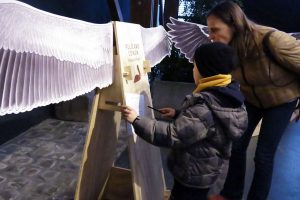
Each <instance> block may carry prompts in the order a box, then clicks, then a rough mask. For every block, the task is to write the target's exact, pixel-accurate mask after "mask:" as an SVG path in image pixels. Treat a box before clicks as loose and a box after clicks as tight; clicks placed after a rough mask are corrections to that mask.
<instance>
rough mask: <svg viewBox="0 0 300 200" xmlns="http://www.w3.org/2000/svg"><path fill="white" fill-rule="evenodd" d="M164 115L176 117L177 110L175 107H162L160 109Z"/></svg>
mask: <svg viewBox="0 0 300 200" xmlns="http://www.w3.org/2000/svg"><path fill="white" fill-rule="evenodd" d="M158 110H159V111H160V112H161V113H162V115H161V116H163V117H169V118H174V117H175V113H176V110H175V109H174V108H160V109H158Z"/></svg>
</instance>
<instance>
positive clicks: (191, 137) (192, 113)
mask: <svg viewBox="0 0 300 200" xmlns="http://www.w3.org/2000/svg"><path fill="white" fill-rule="evenodd" d="M200 115H201V116H200ZM211 120H212V114H211V112H210V111H209V110H208V108H207V107H206V106H205V105H196V106H193V107H191V108H188V109H187V110H185V111H183V112H181V113H180V114H179V115H178V117H177V118H176V120H175V121H174V122H172V123H168V122H164V121H157V120H154V119H149V118H140V119H138V120H136V121H135V122H134V124H133V127H134V129H135V132H136V134H137V135H139V136H140V137H142V138H143V139H144V140H146V141H147V142H149V143H151V144H153V145H156V146H161V147H184V146H188V145H191V144H193V143H195V142H198V141H200V140H202V139H204V138H206V136H207V132H208V127H209V126H210V123H211Z"/></svg>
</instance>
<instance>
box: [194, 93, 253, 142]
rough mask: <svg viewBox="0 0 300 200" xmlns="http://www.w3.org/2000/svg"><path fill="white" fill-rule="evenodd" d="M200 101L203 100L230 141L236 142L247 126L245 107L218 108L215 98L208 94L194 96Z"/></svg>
mask: <svg viewBox="0 0 300 200" xmlns="http://www.w3.org/2000/svg"><path fill="white" fill-rule="evenodd" d="M194 95H195V96H198V97H199V98H201V99H204V101H205V103H206V105H207V106H208V107H209V108H210V110H211V111H212V113H213V115H214V117H216V118H217V119H218V120H219V122H220V124H221V126H223V127H224V130H225V134H226V135H227V137H229V138H230V139H232V140H236V139H238V138H240V137H241V136H242V134H243V133H244V132H245V130H246V128H247V126H248V115H247V111H246V107H245V105H244V104H242V105H241V106H239V107H233V108H231V107H224V106H219V104H218V101H222V100H220V99H218V100H216V97H215V96H214V95H213V94H211V93H209V92H202V93H198V94H194Z"/></svg>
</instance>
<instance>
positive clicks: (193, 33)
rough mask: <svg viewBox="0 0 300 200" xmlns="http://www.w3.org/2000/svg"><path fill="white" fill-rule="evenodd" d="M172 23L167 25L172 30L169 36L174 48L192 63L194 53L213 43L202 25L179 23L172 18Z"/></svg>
mask: <svg viewBox="0 0 300 200" xmlns="http://www.w3.org/2000/svg"><path fill="white" fill-rule="evenodd" d="M170 21H171V23H167V27H168V28H169V29H170V30H169V31H168V35H169V37H170V40H171V41H172V42H173V43H174V46H175V47H176V48H178V49H179V50H180V51H181V53H183V54H184V56H185V57H186V58H187V59H188V60H189V61H190V62H192V60H193V56H194V52H195V50H196V48H197V47H199V46H200V45H202V44H206V43H209V42H211V41H210V40H209V38H208V32H207V27H206V26H204V25H201V24H195V23H191V22H184V21H179V20H177V19H174V18H172V17H170Z"/></svg>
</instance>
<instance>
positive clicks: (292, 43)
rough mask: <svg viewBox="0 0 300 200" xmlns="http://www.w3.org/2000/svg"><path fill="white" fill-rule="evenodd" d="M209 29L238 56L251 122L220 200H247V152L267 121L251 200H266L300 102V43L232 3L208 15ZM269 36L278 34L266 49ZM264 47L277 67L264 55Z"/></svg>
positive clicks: (212, 36)
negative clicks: (257, 129)
mask: <svg viewBox="0 0 300 200" xmlns="http://www.w3.org/2000/svg"><path fill="white" fill-rule="evenodd" d="M207 25H208V29H209V37H210V39H211V40H212V41H215V42H223V43H226V44H229V45H230V46H232V47H234V48H236V50H237V52H238V55H239V58H240V62H241V67H240V68H238V69H237V70H235V71H234V72H233V73H232V75H233V77H234V78H235V79H236V80H238V81H239V82H240V84H241V91H242V92H243V94H244V95H245V98H246V103H245V104H246V107H247V111H248V118H249V124H248V129H247V131H246V132H245V134H244V135H243V136H242V137H241V139H239V140H238V141H237V142H235V143H234V145H233V149H232V157H231V159H230V165H229V171H228V175H227V178H226V182H225V184H224V188H223V190H222V192H221V195H222V196H216V197H215V199H229V200H235V199H242V196H243V189H244V179H245V171H246V150H247V147H248V144H249V142H250V139H251V136H252V133H253V131H254V129H255V127H256V126H257V124H258V122H259V121H260V120H261V119H262V124H261V130H260V133H259V136H258V142H257V148H256V153H255V158H254V161H255V172H254V177H253V180H252V184H251V188H250V191H249V193H248V199H249V200H259V199H262V200H264V199H266V198H267V196H268V192H269V189H270V184H271V180H272V170H273V159H274V154H275V151H276V148H277V146H278V143H279V141H280V139H281V136H282V134H283V133H284V130H285V128H286V127H287V125H288V123H289V120H290V117H291V115H292V113H293V111H294V108H295V106H296V103H297V98H298V97H299V96H300V85H299V82H300V75H299V74H300V41H296V39H295V38H293V37H292V36H289V35H288V34H287V33H284V32H281V31H278V30H275V29H273V28H270V27H266V26H261V25H258V24H255V23H253V22H251V21H250V20H249V19H247V17H246V15H245V14H244V12H243V11H242V10H241V8H240V7H239V6H238V5H237V4H235V3H233V2H231V1H225V2H222V3H220V4H218V5H216V6H215V7H214V8H213V9H212V10H211V11H210V12H209V13H208V16H207ZM274 30H275V31H274ZM270 31H274V32H272V33H270V35H269V38H268V41H269V43H268V45H267V47H266V45H263V39H264V37H265V36H266V34H267V33H268V32H270ZM264 47H265V48H267V49H268V50H269V51H270V52H271V55H273V56H275V59H276V61H275V60H274V59H272V58H271V56H270V55H267V54H265V51H264ZM217 197H218V198H217ZM224 197H225V198H224Z"/></svg>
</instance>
